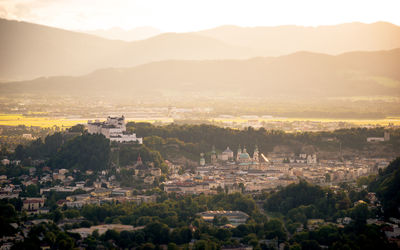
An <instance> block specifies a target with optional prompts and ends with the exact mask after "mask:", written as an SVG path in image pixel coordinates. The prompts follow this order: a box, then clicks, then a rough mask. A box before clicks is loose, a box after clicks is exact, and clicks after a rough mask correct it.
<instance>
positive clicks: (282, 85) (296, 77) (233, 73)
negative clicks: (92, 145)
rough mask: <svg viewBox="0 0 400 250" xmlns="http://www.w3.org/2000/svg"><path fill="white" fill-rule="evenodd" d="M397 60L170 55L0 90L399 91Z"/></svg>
mask: <svg viewBox="0 0 400 250" xmlns="http://www.w3.org/2000/svg"><path fill="white" fill-rule="evenodd" d="M160 38H162V37H158V38H157V39H160ZM154 43H156V41H154ZM399 63H400V49H395V50H390V51H379V52H352V53H346V54H342V55H338V56H330V55H324V54H316V53H309V52H299V53H295V54H291V55H288V56H282V57H275V58H254V59H249V60H207V61H182V60H174V61H161V62H154V63H149V64H145V65H140V66H137V67H132V68H110V69H102V70H97V71H94V72H93V73H91V74H88V75H84V76H80V77H63V76H59V77H49V78H38V79H35V80H32V81H22V82H10V83H5V84H2V85H0V90H1V91H0V92H1V93H3V94H11V93H52V94H75V95H103V94H107V95H111V94H119V95H120V96H132V95H135V94H137V93H141V94H142V93H150V94H151V95H153V96H157V95H160V96H162V95H165V94H175V95H178V96H188V95H189V96H190V95H191V94H193V95H194V94H198V93H203V94H210V95H212V94H216V93H217V94H219V95H225V96H226V95H236V96H240V97H256V96H258V97H277V96H278V97H279V96H281V97H291V96H292V97H294V96H295V97H296V98H301V97H305V98H308V97H344V96H379V95H380V96H382V95H386V96H399V95H400V72H399V71H398V70H397V67H398V65H399Z"/></svg>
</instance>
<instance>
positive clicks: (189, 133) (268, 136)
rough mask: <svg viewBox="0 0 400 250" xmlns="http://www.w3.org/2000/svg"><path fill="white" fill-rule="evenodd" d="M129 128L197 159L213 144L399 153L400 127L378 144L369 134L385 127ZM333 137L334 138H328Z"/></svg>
mask: <svg viewBox="0 0 400 250" xmlns="http://www.w3.org/2000/svg"><path fill="white" fill-rule="evenodd" d="M127 128H128V129H129V130H131V131H134V132H136V134H137V135H140V136H143V137H144V143H145V144H146V145H147V146H149V147H151V148H154V149H156V150H159V151H160V152H161V154H163V152H164V151H166V149H167V148H169V147H168V145H176V147H178V148H179V151H180V153H181V154H183V153H185V154H187V155H188V157H192V159H194V160H196V161H197V160H198V157H199V154H200V153H201V152H204V153H207V152H210V151H211V147H212V146H213V145H214V146H215V147H216V149H217V150H218V151H223V150H225V148H226V147H227V146H229V147H230V148H231V149H232V150H236V149H237V147H238V146H239V145H241V146H242V147H243V146H246V147H247V149H248V151H249V152H250V153H252V152H253V149H254V146H255V145H258V147H259V149H260V151H261V152H264V153H268V152H273V151H274V150H275V149H277V148H278V147H279V148H286V150H288V152H294V153H301V152H304V153H313V152H321V151H326V152H334V153H337V152H339V144H341V145H342V148H343V150H344V151H345V150H350V151H353V152H357V154H359V155H362V154H364V153H368V154H374V153H375V154H376V155H386V156H387V155H389V156H391V157H395V156H398V155H400V151H399V150H400V130H398V129H397V130H391V140H390V141H388V142H382V143H379V144H371V143H367V137H377V136H383V133H384V129H383V128H377V129H366V128H357V129H342V130H336V131H333V132H308V133H284V132H283V131H275V130H265V129H264V128H260V129H253V128H251V127H249V128H248V129H245V130H234V129H230V128H221V127H216V126H211V125H175V124H171V125H168V126H154V125H151V124H148V123H128V124H127ZM327 138H333V141H326V139H327Z"/></svg>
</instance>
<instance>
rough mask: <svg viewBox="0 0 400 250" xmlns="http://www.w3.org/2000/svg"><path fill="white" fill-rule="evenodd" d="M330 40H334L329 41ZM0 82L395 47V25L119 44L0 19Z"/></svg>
mask: <svg viewBox="0 0 400 250" xmlns="http://www.w3.org/2000/svg"><path fill="white" fill-rule="evenodd" d="M333 38H335V39H333ZM0 44H1V46H0V56H1V61H0V81H3V82H4V81H19V80H29V79H33V78H36V77H48V76H56V75H65V76H77V75H84V74H88V73H90V72H92V71H94V70H97V69H102V68H111V67H112V68H116V67H133V66H137V65H142V64H147V63H150V62H156V61H164V60H222V59H248V58H252V57H256V56H261V57H265V56H281V55H284V54H290V53H294V52H298V51H310V52H317V53H327V54H337V53H343V52H349V51H354V50H357V51H360V50H365V51H369V50H390V49H393V48H399V47H400V27H398V26H395V25H392V24H389V23H374V24H361V23H351V24H343V25H336V26H321V27H318V28H311V27H297V26H278V27H258V28H241V27H235V26H224V27H219V28H216V29H213V30H206V31H200V32H194V33H164V34H160V35H157V36H154V37H151V38H149V39H146V40H140V41H134V42H125V41H120V40H107V39H104V38H101V37H97V36H94V35H89V34H84V33H78V32H72V31H67V30H62V29H57V28H52V27H47V26H42V25H37V24H32V23H26V22H18V21H11V20H5V19H0Z"/></svg>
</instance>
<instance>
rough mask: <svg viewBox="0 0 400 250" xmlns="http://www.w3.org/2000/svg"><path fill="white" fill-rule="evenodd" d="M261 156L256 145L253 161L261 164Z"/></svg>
mask: <svg viewBox="0 0 400 250" xmlns="http://www.w3.org/2000/svg"><path fill="white" fill-rule="evenodd" d="M259 160H260V159H259V155H258V147H257V145H256V147H255V148H254V153H253V161H254V162H259Z"/></svg>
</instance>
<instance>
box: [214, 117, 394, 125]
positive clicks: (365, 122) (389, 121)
mask: <svg viewBox="0 0 400 250" xmlns="http://www.w3.org/2000/svg"><path fill="white" fill-rule="evenodd" d="M249 120H258V121H259V122H274V121H281V122H282V121H286V122H294V121H313V122H323V123H328V122H348V123H353V124H356V125H360V126H361V125H375V124H379V125H381V126H387V125H389V124H393V125H397V126H399V125H400V117H388V118H386V119H365V120H364V119H324V118H271V119H263V118H258V119H242V118H213V119H210V121H214V122H223V123H224V122H227V123H230V122H235V123H246V122H248V121H249Z"/></svg>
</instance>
